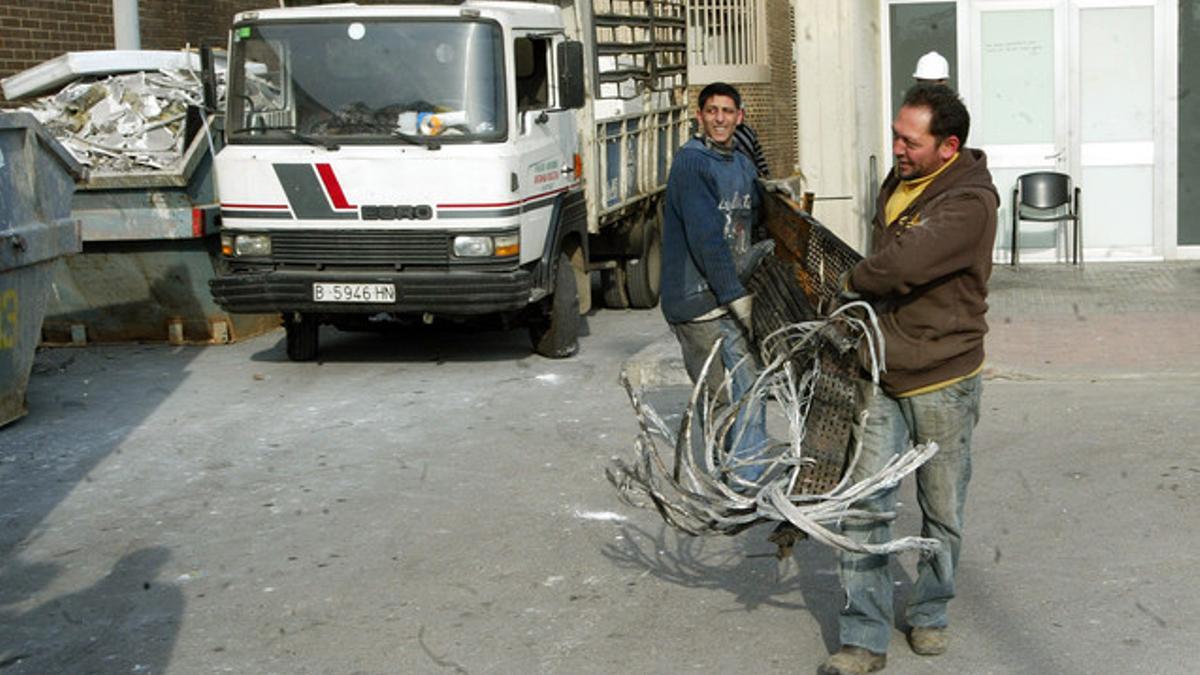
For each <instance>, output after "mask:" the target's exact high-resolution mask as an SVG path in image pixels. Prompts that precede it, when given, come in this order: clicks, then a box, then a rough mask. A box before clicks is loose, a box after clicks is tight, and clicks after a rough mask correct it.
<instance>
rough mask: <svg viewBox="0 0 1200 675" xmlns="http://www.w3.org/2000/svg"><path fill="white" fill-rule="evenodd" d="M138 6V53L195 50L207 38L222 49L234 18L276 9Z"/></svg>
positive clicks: (219, 1) (226, 0)
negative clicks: (140, 37)
mask: <svg viewBox="0 0 1200 675" xmlns="http://www.w3.org/2000/svg"><path fill="white" fill-rule="evenodd" d="M138 4H139V9H140V11H139V15H138V21H139V22H140V23H141V33H142V49H181V48H183V47H184V46H185V45H188V44H190V45H192V46H193V47H198V46H199V45H200V42H201V41H202V40H204V39H207V38H218V39H219V42H220V43H221V44H222V45H224V43H225V38H226V34H227V33H228V32H229V26H230V24H232V23H233V15H234V14H237V13H238V12H244V11H247V10H251V9H262V8H263V7H272V6H277V5H278V3H275V2H271V1H270V0H251V1H247V0H241V1H240V2H239V1H238V0H214V1H213V2H195V0H141V2H139V3H138ZM289 4H292V3H289Z"/></svg>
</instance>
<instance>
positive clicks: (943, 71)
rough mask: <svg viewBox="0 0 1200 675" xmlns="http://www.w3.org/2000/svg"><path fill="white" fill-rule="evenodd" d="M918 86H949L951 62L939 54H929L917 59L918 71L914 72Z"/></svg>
mask: <svg viewBox="0 0 1200 675" xmlns="http://www.w3.org/2000/svg"><path fill="white" fill-rule="evenodd" d="M913 79H914V80H916V81H917V84H948V83H949V82H950V62H949V61H947V60H946V57H944V56H942V55H941V54H939V53H937V52H929V53H927V54H925V56H922V57H921V58H919V59H917V69H916V71H914V72H913Z"/></svg>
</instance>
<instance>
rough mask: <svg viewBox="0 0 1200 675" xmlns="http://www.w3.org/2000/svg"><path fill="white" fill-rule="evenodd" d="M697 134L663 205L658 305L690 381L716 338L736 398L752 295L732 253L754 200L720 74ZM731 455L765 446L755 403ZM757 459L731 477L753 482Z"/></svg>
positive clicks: (674, 167)
mask: <svg viewBox="0 0 1200 675" xmlns="http://www.w3.org/2000/svg"><path fill="white" fill-rule="evenodd" d="M698 102H699V109H698V110H697V111H696V121H697V123H698V126H699V133H698V134H697V135H696V136H695V137H693V138H692V139H691V140H689V141H688V142H687V143H686V144H684V146H683V147H682V148H680V150H679V152H678V153H677V154H676V155H675V161H674V162H673V163H672V164H671V175H670V178H669V179H668V180H667V192H666V199H665V203H664V205H663V253H662V256H663V257H662V265H663V266H662V312H663V316H665V317H666V319H667V322H668V323H669V324H670V325H671V331H672V332H673V333H674V334H675V337H676V338H677V339H678V340H679V345H680V347H681V348H682V350H683V360H684V364H685V366H686V367H687V371H688V375H689V376H690V377H691V379H692V382H696V380H697V378H698V377H699V376H700V373H701V370H702V369H703V367H704V362H705V360H706V359H707V358H708V355H709V353H710V352H711V351H712V348H713V345H714V344H716V342H717V340H718V339H721V338H724V339H723V340H722V342H721V350H720V364H721V365H723V366H724V371H727V372H729V373H731V374H732V377H731V378H730V380H731V383H730V392H729V395H730V397H731V398H732V400H733V402H737V401H738V400H740V399H741V397H742V395H743V394H745V392H746V391H747V390H748V389H749V388H750V386H751V385H752V384H753V382H754V380H755V378H757V376H758V367H757V364H756V362H755V358H754V355H753V354H752V349H751V347H750V337H751V335H750V333H751V323H750V309H751V302H752V296H751V295H750V294H749V293H748V292H747V291H746V289H745V287H744V286H743V285H742V282H741V281H740V280H739V279H738V265H737V258H739V257H740V256H744V255H745V254H746V253H747V251H748V250H749V248H750V234H751V230H752V227H753V223H754V213H755V210H756V209H757V206H758V196H757V193H756V189H755V182H754V181H755V176H756V173H755V169H754V164H753V163H752V162H751V161H750V160H749V159H748V158H747V157H746V156H745V155H744V154H742V153H740V152H735V151H734V145H733V133H734V129H736V128H737V125H738V124H739V123H740V122H741V121H742V109H741V108H742V105H741V104H742V100H741V95H740V94H739V93H738V91H737V89H735V88H734V87H733V86H731V85H728V84H725V83H723V82H716V83H713V84H710V85H708V86H707V87H705V88H704V89H703V90H702V91H701V92H700V97H699V101H698ZM723 376H724V372H722V369H720V368H712V369H711V370H710V372H709V377H708V380H707V382H708V385H709V388H710V389H711V390H712V391H713V392H714V394H715V393H718V392H719V391H720V383H721V381H722V379H723ZM729 438H730V439H734V440H735V441H736V440H738V439H740V442H738V444H737V446H736V447H734V448H728V449H729V450H731V451H732V454H733V456H734V458H735V459H745V458H749V457H752V456H754V455H755V454H757V453H759V452H761V451H762V449H763V448H764V446H765V445H766V443H767V434H766V423H765V417H764V413H763V409H762V406H761V404H760V405H755V406H752V407H748V408H746V409H744V410H743V411H742V412H741V414H739V415H738V418H737V420H736V422H735V425H734V428H733V430H732V431H731V433H730V435H729ZM762 471H763V467H762V466H760V465H753V464H749V465H742V466H737V467H735V470H734V471H733V473H734V475H735V476H736V478H737V479H741V480H747V481H755V480H758V478H760V477H761V474H762Z"/></svg>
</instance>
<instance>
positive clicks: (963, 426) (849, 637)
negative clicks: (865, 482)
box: [839, 375, 983, 654]
mask: <svg viewBox="0 0 1200 675" xmlns="http://www.w3.org/2000/svg"><path fill="white" fill-rule="evenodd" d="M982 389H983V386H982V382H981V376H980V375H975V376H974V377H971V378H968V379H966V380H963V381H962V382H958V383H956V384H953V385H951V386H949V387H945V388H943V389H939V390H937V391H933V392H929V393H927V394H918V395H916V396H909V397H905V398H892V397H890V396H888V395H886V394H884V393H883V392H882V391H880V390H879V389H878V388H876V389H875V390H874V395H873V396H871V397H870V399H871V400H870V401H869V402H868V404H867V410H868V418H867V425H866V429H865V431H864V433H863V447H862V457H861V458H860V459H859V462H858V464H857V465H856V466H855V467H854V472H853V475H852V478H853V480H854V481H856V482H857V481H859V480H862V479H864V478H866V477H867V476H870V475H871V474H874V473H876V472H878V471H879V470H880V469H882V468H883V466H884V465H885V464H886V463H887V461H888V460H889V459H891V458H892V457H893V456H896V455H899V454H901V453H903V452H904V451H905V450H907V449H908V448H909V447H910V446H911V445H913V444H917V443H928V442H930V441H934V442H936V443H937V444H938V448H939V450H938V452H937V454H935V455H934V456H933V457H932V458H931V459H930V460H929V461H928V462H926V463H925V464H923V465H922V466H921V467H920V468H919V469H917V503H918V504H919V505H920V507H921V516H922V520H921V536H923V537H930V538H933V539H937V540H938V541H939V542H941V550H940V551H939V552H938V553H936V554H933V555H923V556H922V557H921V560H920V562H919V563H918V564H917V580H916V583H915V584H913V588H912V592H911V594H910V596H909V598H908V603H907V610H906V617H907V619H908V624H909V625H910V626H913V627H921V628H932V627H943V626H946V625H947V618H946V605H947V603H949V601H950V599H951V598H953V597H954V571H955V568H956V567H957V566H958V556H959V551H960V549H961V546H962V533H963V505H964V504H965V503H966V500H967V483H968V482H969V481H970V479H971V432H972V431H973V430H974V428H975V424H976V423H977V422H978V421H979V398H980V394H981V393H982ZM898 489H899V486H897V487H894V488H892V489H891V490H888V491H887V492H883V493H880V494H878V495H876V496H875V497H873V498H871V499H870V500H867V501H865V502H862V503H861V505H860V506H861V508H864V509H867V510H869V511H875V512H882V511H893V510H894V509H895V506H896V492H897V490H898ZM842 530H843V532H844V533H845V534H846V535H847V536H849V537H850V538H852V539H855V540H856V541H860V542H867V543H882V542H885V541H888V540H890V539H891V538H892V528H891V524H890V523H888V522H880V523H873V524H866V523H861V522H857V523H856V522H849V521H848V522H846V523H845V524H844V525H843V528H842ZM888 558H889V556H882V555H864V554H858V553H846V552H843V553H842V556H841V565H840V569H839V573H840V576H841V582H842V589H843V590H844V591H845V592H846V606H845V607H844V608H843V609H842V612H841V616H840V618H839V627H840V637H841V642H842V644H843V645H855V646H858V647H865V648H867V649H869V650H871V651H873V652H876V653H880V654H882V653H886V652H887V647H888V642H889V641H890V638H891V629H892V620H893V617H892V588H893V586H892V570H891V568H890V567H889V562H890V561H889V559H888Z"/></svg>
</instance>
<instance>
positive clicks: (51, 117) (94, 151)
mask: <svg viewBox="0 0 1200 675" xmlns="http://www.w3.org/2000/svg"><path fill="white" fill-rule="evenodd" d="M201 99H202V95H201V87H200V81H199V78H198V77H197V75H196V74H195V73H192V72H189V71H186V70H158V71H146V72H136V73H129V74H123V75H113V76H110V77H107V78H105V79H102V80H95V81H76V82H74V83H72V84H69V85H67V86H66V87H64V88H63V89H62V90H60V91H59V92H58V93H57V94H54V95H51V96H45V97H42V98H40V99H37V100H36V101H34V102H33V103H32V104H31V105H29V106H27V107H26V108H24V110H26V111H28V112H31V113H33V115H34V116H35V117H37V118H38V121H40V122H41V123H42V124H44V125H45V126H46V127H47V128H48V129H49V130H50V132H51V133H52V134H54V136H55V137H56V138H57V139H58V140H59V141H60V142H61V143H62V144H63V145H64V146H66V148H67V149H68V150H70V152H71V154H72V155H74V156H75V158H76V159H78V160H79V162H80V163H82V164H85V165H87V166H89V167H91V168H92V171H93V173H129V172H135V171H145V170H147V169H150V170H158V171H172V170H174V169H176V168H178V167H179V165H181V164H182V160H183V151H184V149H185V148H184V145H183V144H184V138H183V134H184V120H185V119H186V117H187V106H188V105H200V104H201V102H202V101H201Z"/></svg>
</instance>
